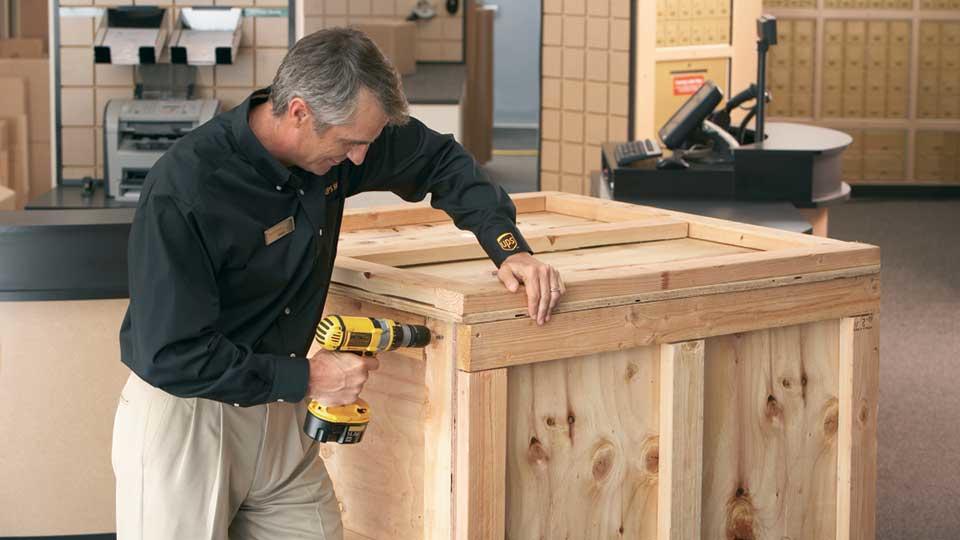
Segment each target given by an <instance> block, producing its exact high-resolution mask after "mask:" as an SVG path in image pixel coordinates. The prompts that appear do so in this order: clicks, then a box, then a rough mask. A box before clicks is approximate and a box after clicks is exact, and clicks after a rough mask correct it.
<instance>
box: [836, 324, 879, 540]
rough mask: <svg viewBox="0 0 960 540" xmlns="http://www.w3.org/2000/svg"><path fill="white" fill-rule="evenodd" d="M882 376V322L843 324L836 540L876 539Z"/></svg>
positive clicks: (841, 327) (841, 325) (841, 330)
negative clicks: (878, 424)
mask: <svg viewBox="0 0 960 540" xmlns="http://www.w3.org/2000/svg"><path fill="white" fill-rule="evenodd" d="M879 372H880V318H879V316H877V315H865V316H863V317H856V318H846V319H843V320H842V321H841V322H840V388H839V394H840V425H839V433H838V435H837V437H838V446H839V448H840V455H839V461H838V466H837V469H838V474H837V540H873V539H874V538H876V536H877V524H876V506H877V412H878V403H879V392H880V388H879V387H880V376H879Z"/></svg>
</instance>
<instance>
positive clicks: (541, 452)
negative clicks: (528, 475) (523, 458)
mask: <svg viewBox="0 0 960 540" xmlns="http://www.w3.org/2000/svg"><path fill="white" fill-rule="evenodd" d="M527 461H528V462H529V463H531V464H533V465H542V464H544V463H546V462H548V461H550V455H549V454H548V453H547V449H546V448H544V447H543V445H542V444H540V440H539V439H537V438H536V437H530V446H529V447H528V448H527Z"/></svg>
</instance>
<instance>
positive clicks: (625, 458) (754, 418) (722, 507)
mask: <svg viewBox="0 0 960 540" xmlns="http://www.w3.org/2000/svg"><path fill="white" fill-rule="evenodd" d="M514 201H515V202H516V204H517V208H518V223H519V226H520V229H521V230H522V231H523V233H524V235H525V236H526V238H527V240H528V241H529V243H530V244H531V246H532V247H533V249H534V250H536V252H537V256H538V257H539V258H540V259H541V260H544V261H546V262H548V263H550V264H552V265H554V266H555V267H557V268H558V269H559V270H560V271H561V272H562V275H563V276H564V279H565V282H566V284H567V294H566V295H565V296H564V298H563V300H562V302H561V303H560V305H559V306H558V310H557V312H555V314H554V316H553V318H552V321H551V322H549V323H548V324H546V325H545V326H543V327H538V326H537V325H536V323H535V322H533V321H531V320H530V318H529V317H527V316H526V314H525V312H526V310H525V296H524V295H523V294H522V293H515V294H512V293H510V292H508V291H506V290H505V289H504V288H503V286H502V285H501V284H500V283H499V282H498V281H497V278H496V276H495V275H494V270H495V268H494V266H493V264H492V263H491V262H490V261H489V260H488V259H487V258H486V256H485V255H484V254H483V252H482V250H481V249H480V247H479V246H478V245H477V242H476V240H475V239H474V238H473V236H472V235H471V234H470V233H466V232H463V231H459V230H457V229H456V228H455V227H454V226H453V225H452V223H451V222H450V220H449V219H448V218H447V217H446V215H445V214H444V213H442V212H440V211H437V210H433V209H431V208H429V207H424V206H405V207H391V208H378V209H372V210H361V211H350V212H347V214H346V215H345V218H344V222H343V230H342V233H341V241H340V249H339V256H338V259H337V266H336V270H335V275H334V284H333V285H332V288H331V294H330V297H329V300H328V302H327V306H326V311H327V312H328V313H340V314H351V315H368V316H386V317H390V318H395V319H398V320H401V321H404V322H409V323H420V324H427V325H428V326H429V327H430V328H431V329H432V331H433V333H434V340H433V342H432V343H431V345H430V346H429V347H428V348H426V349H425V350H414V351H403V352H394V353H386V354H383V355H381V357H380V361H381V367H380V369H379V371H376V372H374V373H373V374H372V375H371V378H370V380H369V382H368V383H367V385H366V387H365V389H364V392H363V397H364V398H365V399H367V400H368V401H369V402H370V404H371V407H372V413H373V420H372V422H371V424H370V427H369V428H368V432H367V434H366V436H365V437H364V440H363V442H362V443H361V444H358V445H346V446H339V445H334V444H327V445H324V446H323V447H322V448H321V455H323V457H324V458H325V460H326V463H327V467H328V469H329V471H330V474H331V476H332V477H333V479H334V484H335V486H336V489H337V494H338V498H339V499H340V501H341V503H342V507H343V519H344V524H345V527H346V529H347V531H348V533H347V538H353V539H364V538H370V539H380V538H392V539H411V540H412V539H420V538H430V539H435V538H443V539H449V538H456V539H504V538H507V539H514V540H526V539H540V538H542V539H555V538H569V539H588V538H590V539H592V538H627V539H654V538H656V539H661V540H666V539H676V540H680V539H683V540H689V539H695V538H704V539H723V538H741V539H776V540H779V539H781V538H793V539H810V540H823V539H827V538H842V539H848V538H873V537H874V505H875V483H876V425H877V424H876V422H877V386H878V378H877V376H878V375H877V368H878V360H879V351H878V323H879V319H878V316H877V312H878V309H879V298H880V297H879V295H880V286H879V285H880V284H879V269H880V267H879V264H880V254H879V250H878V249H877V248H876V247H874V246H869V245H864V244H857V243H850V242H841V241H837V240H832V239H828V238H819V237H814V236H807V235H801V234H794V233H787V232H781V231H777V230H773V229H766V228H761V227H755V226H750V225H743V224H738V223H733V222H728V221H722V220H718V219H712V218H705V217H699V216H693V215H689V214H683V213H679V212H672V211H667V210H660V209H656V208H650V207H642V206H635V205H630V204H624V203H618V202H612V201H601V200H598V199H592V198H589V197H582V196H578V195H569V194H562V193H532V194H523V195H518V196H515V197H514Z"/></svg>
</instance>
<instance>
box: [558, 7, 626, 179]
mask: <svg viewBox="0 0 960 540" xmlns="http://www.w3.org/2000/svg"><path fill="white" fill-rule="evenodd" d="M542 40H543V49H542V54H543V56H542V64H541V65H542V67H541V70H542V74H541V129H540V137H541V142H540V185H541V189H544V190H562V191H565V192H568V193H589V175H590V172H591V171H594V170H598V169H599V168H600V144H601V143H603V142H605V141H608V140H609V141H622V140H626V139H627V134H628V127H627V122H628V117H629V107H630V99H631V97H630V95H629V94H630V87H629V81H630V46H631V43H630V0H543V32H542Z"/></svg>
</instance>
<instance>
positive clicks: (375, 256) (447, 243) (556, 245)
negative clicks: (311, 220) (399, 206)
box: [340, 218, 687, 266]
mask: <svg viewBox="0 0 960 540" xmlns="http://www.w3.org/2000/svg"><path fill="white" fill-rule="evenodd" d="M686 236H687V224H686V223H685V222H682V221H678V220H674V219H662V218H653V219H650V220H640V221H625V222H618V223H592V224H589V225H581V226H574V227H565V228H562V229H555V230H548V231H543V232H540V233H534V234H527V233H526V232H525V231H524V237H525V239H526V240H527V243H528V244H529V245H530V248H531V249H533V251H534V253H537V254H541V253H547V252H554V251H566V250H573V249H578V248H586V247H596V246H609V245H615V244H630V243H635V242H650V241H654V240H669V239H674V238H685V237H686ZM340 252H341V253H343V254H344V255H348V256H350V257H354V258H358V259H363V260H365V261H370V262H375V263H377V264H384V265H388V266H411V265H417V264H430V263H440V262H449V261H460V260H470V259H486V258H487V254H486V252H484V250H483V248H482V247H480V245H479V244H478V243H477V240H476V239H475V238H463V237H461V238H458V239H455V240H452V239H449V238H440V239H424V238H419V239H410V240H407V241H403V242H394V243H391V244H390V245H383V244H373V245H360V246H348V247H345V248H344V249H342V250H341V251H340Z"/></svg>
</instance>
